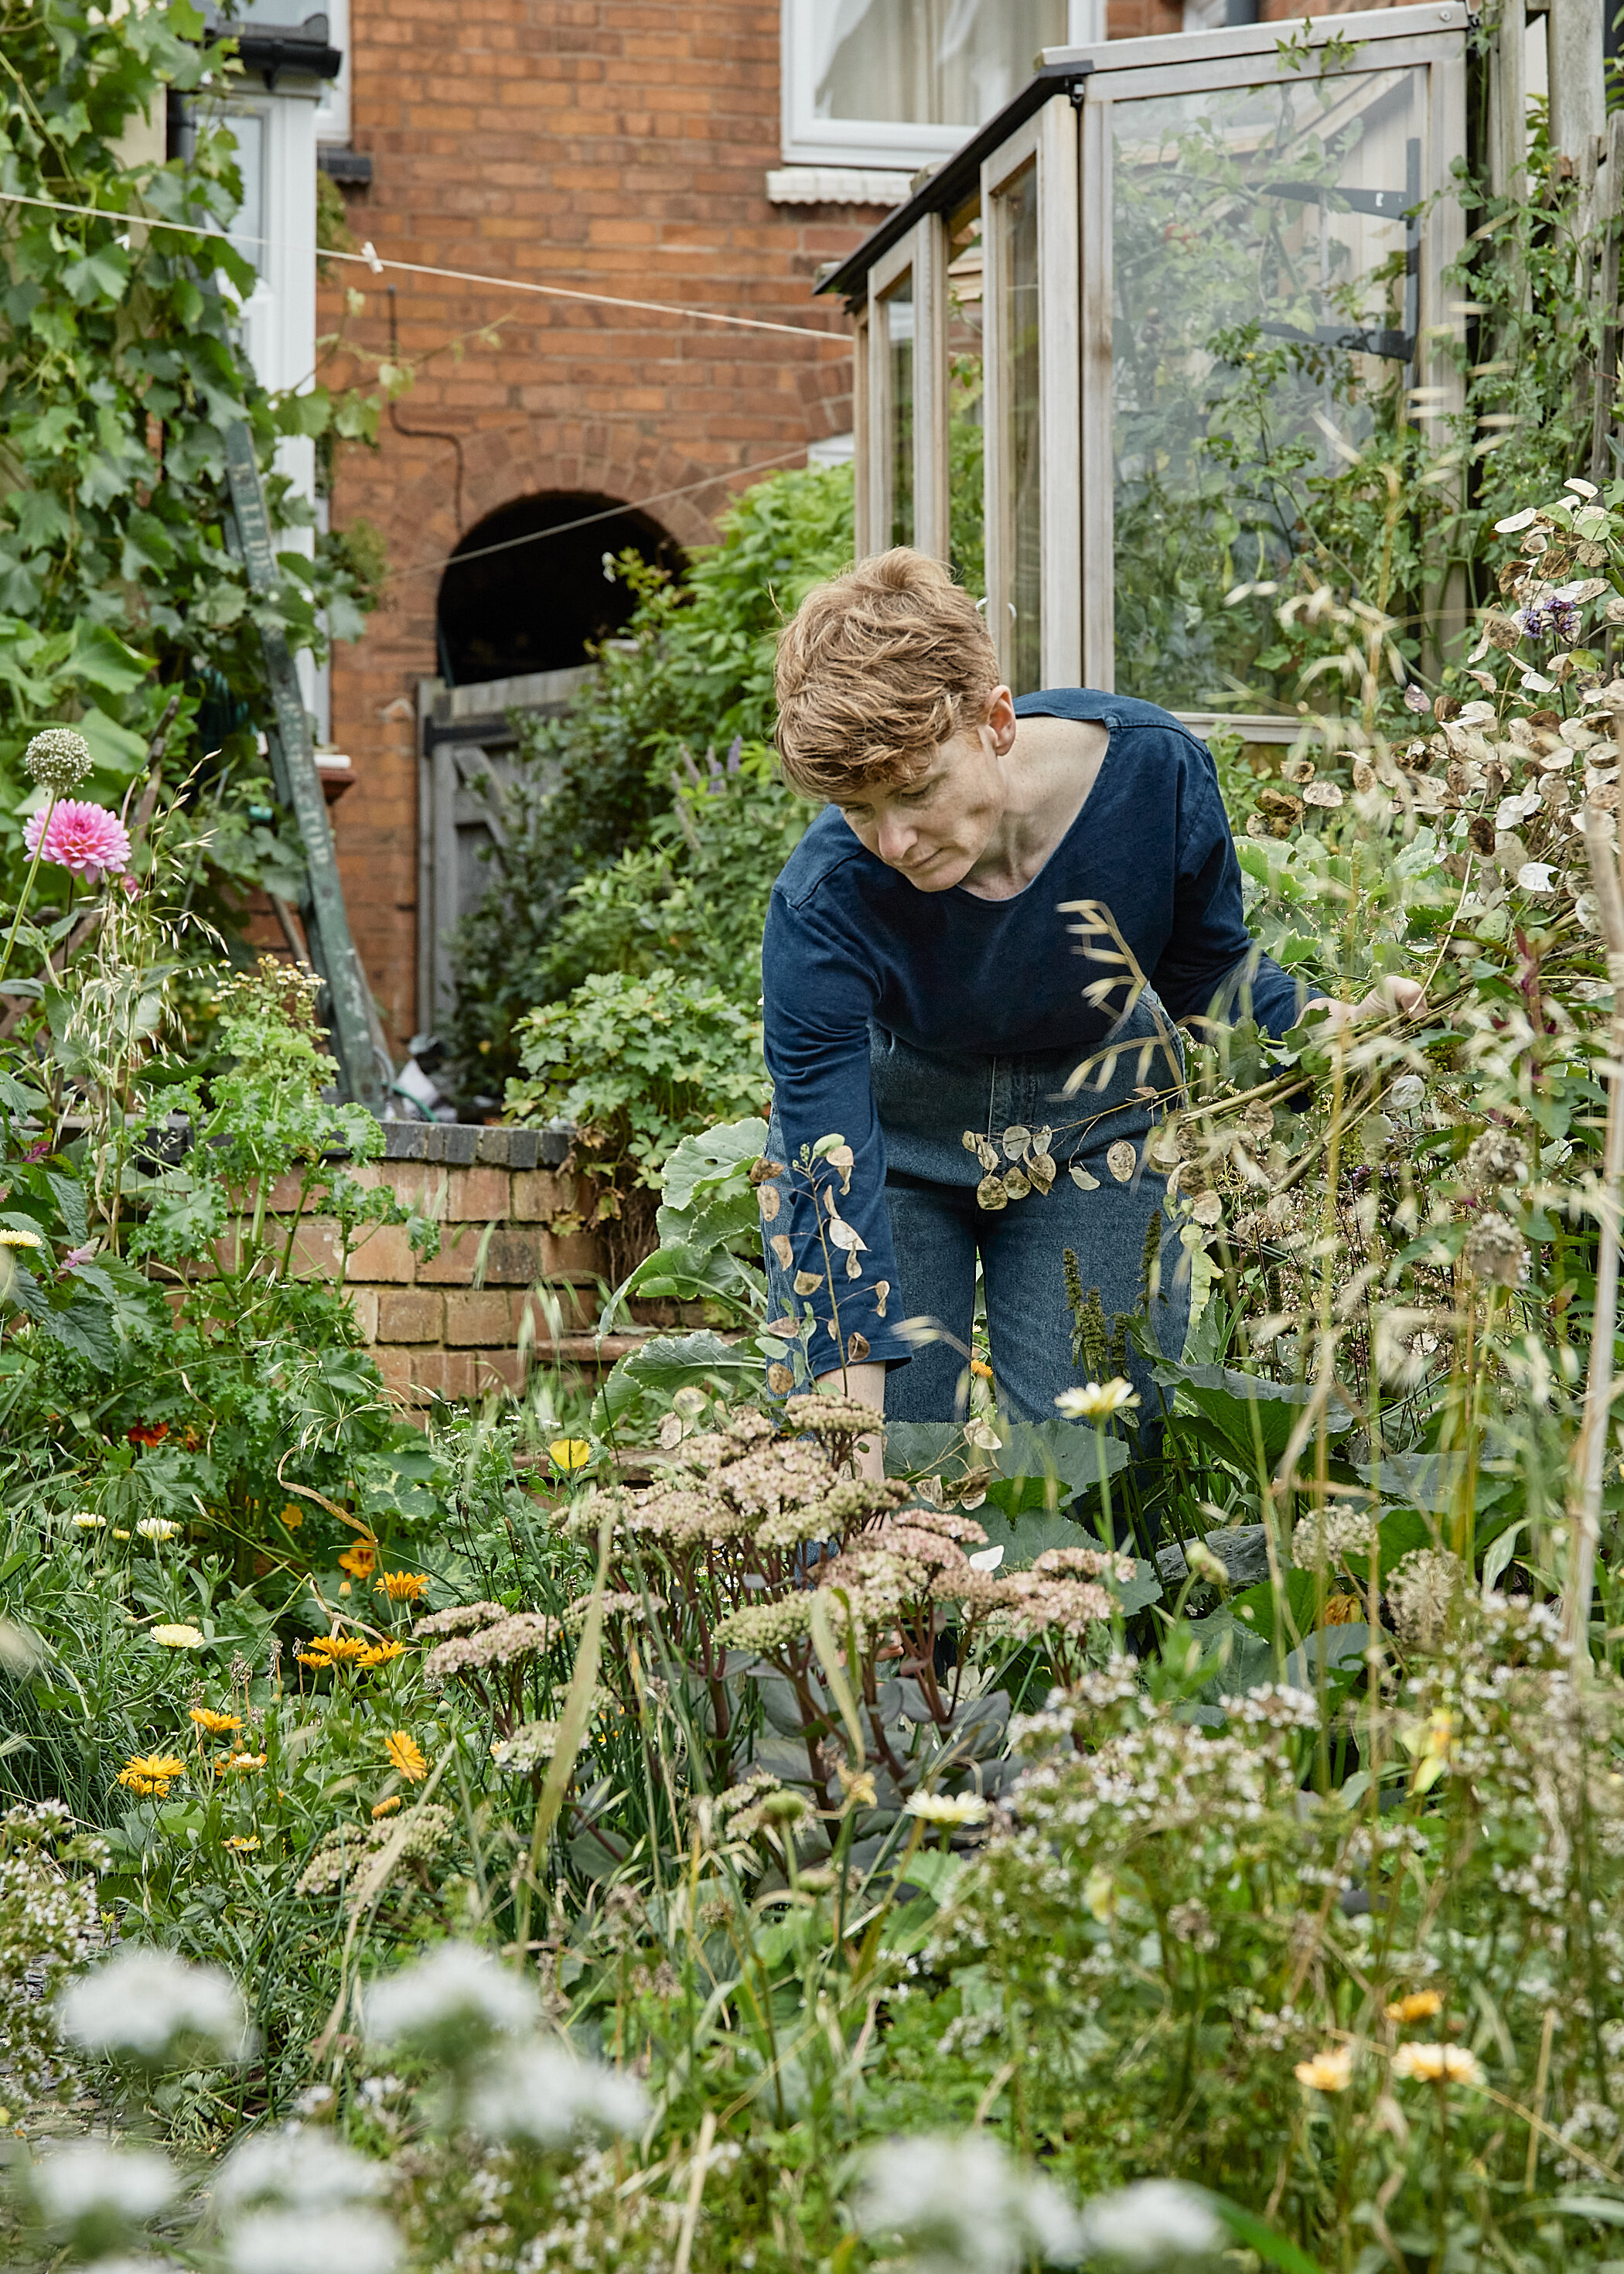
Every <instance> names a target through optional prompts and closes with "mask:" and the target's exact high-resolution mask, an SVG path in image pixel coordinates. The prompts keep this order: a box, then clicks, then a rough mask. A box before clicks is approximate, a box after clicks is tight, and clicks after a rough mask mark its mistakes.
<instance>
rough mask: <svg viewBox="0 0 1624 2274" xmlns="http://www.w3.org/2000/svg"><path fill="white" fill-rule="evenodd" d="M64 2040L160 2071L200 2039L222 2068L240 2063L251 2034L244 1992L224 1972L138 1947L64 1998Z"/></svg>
mask: <svg viewBox="0 0 1624 2274" xmlns="http://www.w3.org/2000/svg"><path fill="white" fill-rule="evenodd" d="M56 2013H57V2018H58V2020H59V2022H60V2023H61V2026H62V2033H63V2035H64V2037H66V2038H68V2040H69V2041H70V2043H71V2044H76V2045H80V2046H82V2047H83V2048H84V2050H85V2051H86V2052H94V2053H100V2054H102V2055H103V2056H104V2057H106V2058H107V2059H120V2058H124V2059H132V2060H135V2061H138V2062H141V2063H143V2064H145V2065H147V2066H154V2067H155V2066H160V2065H162V2062H163V2061H164V2060H165V2059H166V2058H167V2057H168V2056H169V2054H170V2053H171V2052H175V2051H176V2050H177V2049H178V2048H180V2047H183V2046H184V2045H186V2044H187V2043H188V2041H195V2040H198V2039H201V2040H202V2041H203V2043H204V2044H205V2046H207V2048H208V2049H209V2051H211V2052H213V2053H214V2055H215V2056H216V2057H217V2058H218V2059H222V2060H240V2059H242V2058H243V2056H244V2053H245V2052H246V2051H247V2049H248V2029H247V2026H246V2023H245V2022H244V2014H243V2001H242V1999H240V1998H239V1997H238V1995H237V1985H236V1984H235V1983H233V1982H232V1981H231V1980H230V1978H229V1976H227V1975H224V1974H222V1973H221V1971H220V1970H219V1969H218V1968H217V1967H213V1966H189V1965H188V1964H187V1963H186V1962H185V1961H184V1959H181V1958H177V1957H176V1956H175V1954H174V1953H173V1952H172V1951H168V1950H152V1949H143V1948H140V1947H139V1946H132V1947H130V1948H128V1949H124V1950H121V1951H120V1952H119V1953H118V1954H117V1957H115V1958H110V1959H109V1960H108V1962H107V1963H106V1964H105V1965H103V1966H97V1967H94V1968H93V1969H91V1971H90V1972H89V1973H88V1974H84V1975H81V1976H80V1977H79V1980H78V1981H77V1982H75V1983H73V1984H71V1987H70V1988H69V1989H68V1990H66V1991H65V1992H64V1993H63V1997H62V1999H61V2002H60V2003H59V2005H58V2007H57V2008H56Z"/></svg>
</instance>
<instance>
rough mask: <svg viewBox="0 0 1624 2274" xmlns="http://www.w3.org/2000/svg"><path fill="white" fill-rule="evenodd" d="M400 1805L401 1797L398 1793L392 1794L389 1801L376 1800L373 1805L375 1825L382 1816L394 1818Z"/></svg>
mask: <svg viewBox="0 0 1624 2274" xmlns="http://www.w3.org/2000/svg"><path fill="white" fill-rule="evenodd" d="M400 1804H401V1796H400V1795H399V1793H398V1792H392V1793H391V1794H390V1795H389V1797H388V1798H387V1800H375V1801H374V1802H373V1803H372V1821H373V1823H374V1824H375V1823H376V1822H377V1821H378V1818H380V1816H393V1815H394V1813H395V1810H396V1809H397V1808H398V1807H399V1806H400Z"/></svg>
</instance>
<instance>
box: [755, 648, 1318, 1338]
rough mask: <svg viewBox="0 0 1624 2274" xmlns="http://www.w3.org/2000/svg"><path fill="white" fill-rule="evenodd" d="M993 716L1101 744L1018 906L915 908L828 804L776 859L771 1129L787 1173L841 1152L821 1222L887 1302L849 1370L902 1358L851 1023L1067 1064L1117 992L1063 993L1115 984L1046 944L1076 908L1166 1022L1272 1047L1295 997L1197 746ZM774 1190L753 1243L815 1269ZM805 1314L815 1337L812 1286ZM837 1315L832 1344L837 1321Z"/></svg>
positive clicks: (1141, 715)
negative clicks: (1099, 924)
mask: <svg viewBox="0 0 1624 2274" xmlns="http://www.w3.org/2000/svg"><path fill="white" fill-rule="evenodd" d="M1015 710H1016V714H1017V716H1018V717H1019V718H1023V719H1025V718H1034V717H1035V718H1056V719H1079V720H1086V719H1097V720H1098V721H1099V722H1100V723H1101V725H1103V726H1104V727H1106V728H1107V729H1108V730H1109V743H1108V745H1107V749H1106V752H1105V756H1104V757H1103V759H1102V760H1101V765H1100V770H1099V772H1098V774H1097V775H1096V777H1095V779H1094V787H1092V789H1091V790H1090V791H1089V793H1088V795H1087V797H1086V799H1085V801H1084V802H1083V806H1082V809H1081V810H1080V812H1079V814H1078V816H1077V818H1076V819H1075V820H1074V821H1073V822H1072V824H1071V827H1070V829H1069V830H1068V831H1067V832H1066V833H1065V835H1064V837H1063V838H1062V840H1060V843H1059V844H1058V845H1057V846H1056V847H1055V849H1054V851H1053V852H1052V853H1051V854H1050V855H1049V859H1048V860H1047V862H1045V863H1044V865H1043V867H1042V868H1041V870H1040V871H1039V872H1038V874H1037V875H1036V876H1035V877H1034V878H1033V879H1032V882H1031V883H1030V884H1029V885H1026V886H1025V887H1024V889H1023V890H1022V891H1020V892H1017V893H1016V894H1015V895H1014V896H1013V897H1012V898H1011V899H1009V900H981V899H979V898H978V897H977V896H976V895H975V894H974V892H966V891H965V890H964V888H963V887H962V886H961V885H954V886H952V887H951V888H950V889H949V890H948V891H946V892H921V891H920V890H919V888H918V887H917V885H911V884H909V882H908V881H907V879H906V877H903V876H901V875H899V874H898V871H897V870H894V869H890V868H887V866H886V865H885V863H884V862H883V861H880V860H878V859H876V856H875V855H873V854H871V853H868V852H866V851H865V850H864V848H863V847H862V846H861V844H860V843H859V842H858V840H857V838H856V836H855V834H854V833H853V830H852V828H851V826H850V825H849V824H848V823H847V822H846V819H845V817H844V816H843V815H842V814H841V813H840V812H839V810H838V808H836V807H834V806H830V807H827V808H826V809H824V811H823V813H821V814H820V815H819V816H818V817H817V819H816V821H815V822H814V823H813V824H812V826H811V827H810V829H808V832H807V833H806V835H805V836H804V837H803V838H802V840H801V843H800V844H799V845H798V846H797V847H796V848H795V850H794V852H793V854H792V855H790V857H789V859H788V860H787V861H786V862H785V864H784V868H783V870H782V871H781V873H780V875H779V877H778V882H777V884H776V885H774V887H773V891H772V899H771V905H770V907H769V908H768V913H767V925H766V932H765V936H764V937H763V942H762V981H763V1008H764V1016H765V1041H764V1047H765V1052H766V1058H767V1065H768V1068H769V1071H770V1072H771V1075H772V1079H773V1084H774V1103H775V1108H776V1113H777V1118H778V1122H779V1124H780V1126H781V1128H782V1132H783V1137H784V1142H785V1145H786V1148H787V1151H788V1155H789V1159H790V1161H791V1162H792V1163H793V1162H794V1161H796V1160H797V1159H799V1157H800V1154H801V1147H802V1146H803V1145H812V1144H816V1142H817V1141H818V1139H820V1138H822V1137H824V1136H827V1135H830V1134H831V1133H838V1134H839V1135H840V1136H842V1137H843V1138H844V1139H845V1140H846V1143H847V1144H848V1145H850V1146H851V1148H852V1150H853V1156H854V1159H853V1167H852V1170H851V1179H850V1192H849V1195H848V1196H847V1197H846V1198H844V1199H838V1209H839V1212H840V1215H841V1216H842V1217H843V1218H844V1220H845V1221H846V1223H848V1224H851V1225H852V1226H853V1228H854V1229H855V1231H857V1232H858V1233H859V1234H860V1235H861V1238H862V1239H863V1240H864V1241H865V1242H866V1243H867V1252H866V1254H863V1256H862V1259H861V1261H862V1277H863V1279H864V1281H865V1282H866V1283H867V1284H868V1285H870V1286H872V1285H873V1284H874V1283H875V1282H876V1281H877V1280H885V1281H887V1282H889V1284H890V1288H891V1295H890V1297H889V1299H888V1300H887V1303H886V1306H885V1308H886V1320H885V1321H881V1320H880V1319H879V1318H878V1317H872V1318H871V1317H870V1316H869V1315H868V1314H869V1312H870V1310H871V1306H868V1305H864V1306H862V1311H863V1317H862V1325H863V1328H864V1331H865V1332H866V1333H867V1335H868V1344H869V1352H868V1355H869V1358H870V1359H871V1360H874V1361H877V1362H880V1363H883V1364H886V1365H897V1364H900V1363H902V1362H904V1361H905V1360H906V1359H908V1358H909V1357H910V1356H911V1355H912V1348H911V1345H910V1344H908V1343H907V1342H906V1341H905V1340H904V1338H903V1337H901V1336H900V1335H899V1334H898V1333H897V1332H896V1331H895V1327H894V1325H893V1324H892V1323H891V1322H892V1321H897V1320H899V1319H905V1318H906V1317H907V1316H908V1310H907V1304H906V1290H905V1289H903V1288H902V1287H900V1286H899V1285H898V1273H897V1267H896V1261H895V1256H894V1254H893V1251H892V1247H891V1227H890V1221H889V1218H888V1216H887V1214H886V1209H885V1197H884V1186H885V1141H884V1135H883V1131H882V1130H881V1127H880V1125H879V1119H878V1117H877V1115H876V1111H875V1106H874V1099H873V1095H872V1091H871V1088H870V1084H869V1077H868V1052H869V1029H870V1026H871V1025H875V1026H878V1027H881V1028H885V1029H888V1030H889V1031H890V1032H891V1033H892V1034H894V1035H898V1036H900V1037H901V1039H902V1040H903V1041H904V1042H906V1043H911V1044H912V1045H913V1046H914V1049H916V1050H923V1051H926V1052H930V1051H933V1050H934V1051H936V1052H939V1053H941V1054H942V1055H944V1056H951V1057H955V1058H962V1057H964V1056H966V1055H974V1054H981V1055H985V1056H987V1057H997V1058H1004V1057H1013V1056H1016V1055H1018V1054H1019V1053H1022V1052H1025V1051H1030V1050H1064V1049H1067V1048H1073V1047H1074V1048H1075V1049H1076V1050H1077V1051H1078V1054H1079V1058H1080V1057H1082V1056H1083V1055H1084V1054H1086V1051H1087V1050H1090V1049H1091V1048H1093V1047H1094V1045H1096V1044H1097V1043H1100V1042H1101V1040H1102V1039H1103V1037H1104V1035H1106V1033H1107V1032H1108V1031H1109V1028H1110V1027H1111V1026H1112V1025H1113V1024H1114V1023H1115V1021H1116V1019H1117V1018H1118V1017H1119V1016H1120V1014H1121V1013H1122V1012H1123V1011H1124V1009H1125V1007H1126V997H1125V992H1124V990H1122V989H1120V988H1119V989H1117V990H1114V991H1113V992H1112V994H1111V995H1110V996H1109V998H1108V999H1107V1000H1105V1001H1103V1002H1101V1001H1100V1000H1098V999H1095V1000H1091V999H1090V998H1089V996H1088V995H1087V994H1086V992H1085V990H1086V989H1087V988H1088V987H1089V986H1090V985H1091V983H1095V982H1097V981H1099V980H1100V979H1101V978H1102V977H1109V976H1110V975H1112V973H1113V972H1114V971H1116V970H1118V969H1119V968H1120V967H1118V966H1113V965H1109V964H1105V963H1101V962H1099V961H1094V962H1092V963H1090V962H1088V961H1082V962H1079V960H1078V959H1079V955H1082V954H1084V953H1086V950H1085V949H1084V948H1082V947H1079V945H1078V943H1077V942H1076V940H1075V939H1074V938H1073V937H1072V936H1071V930H1069V929H1068V927H1069V926H1071V925H1074V924H1075V922H1076V917H1075V916H1074V915H1068V914H1065V913H1063V912H1062V907H1061V904H1062V903H1064V902H1071V901H1077V900H1096V901H1101V902H1103V904H1104V905H1105V907H1108V908H1109V911H1110V913H1111V915H1112V917H1113V919H1114V920H1115V922H1116V927H1117V930H1119V931H1120V932H1121V934H1122V936H1123V937H1124V940H1125V941H1126V943H1127V945H1128V946H1129V947H1130V949H1131V950H1132V953H1133V956H1134V959H1135V961H1136V962H1137V963H1138V966H1139V969H1140V971H1141V972H1143V973H1144V974H1145V975H1146V976H1147V978H1148V979H1149V981H1150V983H1151V985H1152V986H1153V987H1154V990H1155V991H1156V993H1157V995H1158V996H1159V997H1160V998H1161V1000H1162V1004H1163V1005H1165V1007H1166V1008H1167V1010H1168V1011H1169V1013H1170V1014H1171V1016H1172V1017H1173V1018H1174V1019H1176V1020H1192V1019H1199V1018H1202V1017H1207V1016H1214V1015H1215V1016H1218V1017H1222V1018H1230V1019H1232V1018H1234V1017H1236V1016H1238V1015H1241V1014H1242V1013H1244V1012H1250V1014H1251V1015H1252V1017H1253V1018H1255V1019H1256V1020H1257V1021H1258V1024H1259V1026H1260V1027H1262V1028H1266V1029H1267V1032H1269V1033H1270V1034H1272V1035H1283V1034H1284V1033H1285V1032H1286V1031H1287V1029H1288V1028H1289V1027H1291V1026H1292V1025H1294V1024H1295V1022H1296V1020H1297V1017H1298V1015H1299V1010H1300V1005H1301V1004H1302V1002H1303V1000H1304V990H1303V989H1302V988H1301V987H1299V985H1298V983H1297V981H1296V980H1294V979H1292V978H1291V977H1289V975H1288V974H1287V973H1286V972H1284V971H1282V968H1280V966H1279V965H1278V964H1277V963H1275V962H1274V961H1273V960H1272V959H1271V958H1270V957H1268V956H1266V955H1264V954H1263V953H1261V951H1260V950H1259V948H1258V946H1257V945H1256V943H1255V942H1254V941H1253V940H1252V936H1251V934H1250V933H1249V932H1248V931H1247V930H1246V926H1245V923H1244V921H1243V917H1242V913H1241V875H1240V864H1239V862H1237V859H1236V857H1235V844H1234V840H1233V839H1232V838H1231V836H1230V834H1229V817H1228V816H1227V815H1226V814H1225V812H1224V809H1223V801H1222V797H1221V795H1220V794H1219V789H1218V776H1217V771H1216V769H1215V768H1214V764H1213V761H1212V756H1211V753H1210V752H1209V751H1208V750H1207V748H1206V745H1205V744H1204V743H1201V742H1198V741H1197V740H1196V738H1195V736H1194V735H1193V734H1191V733H1190V732H1189V731H1188V729H1187V728H1185V727H1181V726H1180V725H1179V723H1178V721H1177V719H1174V718H1173V717H1172V716H1171V714H1170V713H1169V712H1166V711H1162V710H1158V709H1157V707H1156V706H1155V705H1154V704H1150V703H1136V702H1133V701H1132V700H1131V699H1130V698H1129V697H1125V696H1120V695H1102V694H1100V693H1098V692H1096V691H1095V690H1094V689H1091V688H1057V689H1049V690H1048V691H1046V692H1044V693H1041V694H1036V695H1024V696H1022V697H1019V700H1018V701H1017V703H1016V704H1015ZM792 1187H793V1198H792ZM778 1189H779V1190H780V1192H781V1193H783V1195H784V1201H785V1208H784V1212H783V1213H782V1214H780V1216H778V1219H777V1221H776V1222H774V1223H773V1224H771V1225H770V1226H769V1227H768V1229H769V1230H770V1231H771V1232H772V1233H774V1234H777V1235H780V1236H784V1237H787V1239H789V1242H790V1245H791V1247H792V1249H793V1258H794V1261H793V1267H792V1268H793V1269H798V1270H799V1269H806V1270H808V1271H810V1272H812V1273H821V1272H822V1271H823V1253H822V1251H821V1249H820V1246H819V1241H818V1233H817V1228H816V1223H815V1211H814V1203H813V1201H812V1200H811V1198H810V1195H809V1194H808V1192H807V1190H806V1187H805V1185H804V1183H802V1181H801V1179H800V1178H785V1179H783V1180H781V1182H780V1185H779V1187H778ZM834 1189H835V1191H836V1193H837V1194H838V1186H835V1187H834ZM841 1291H842V1293H843V1294H844V1293H845V1290H844V1289H842V1290H841ZM851 1292H852V1293H853V1295H854V1294H855V1293H856V1292H857V1290H856V1289H855V1287H853V1289H852V1290H851ZM812 1304H813V1308H814V1310H815V1311H816V1314H817V1315H818V1319H819V1321H820V1324H822V1323H824V1322H826V1321H827V1318H828V1312H829V1305H828V1296H827V1291H826V1289H825V1288H823V1287H820V1288H819V1290H818V1291H817V1293H816V1295H815V1296H814V1297H813V1298H812ZM842 1316H843V1318H844V1319H846V1322H847V1324H848V1327H849V1325H850V1323H851V1322H852V1319H853V1314H852V1313H851V1312H850V1311H849V1310H848V1309H847V1307H846V1305H845V1304H844V1303H843V1305H842ZM820 1340H821V1337H820Z"/></svg>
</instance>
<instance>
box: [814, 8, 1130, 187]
mask: <svg viewBox="0 0 1624 2274" xmlns="http://www.w3.org/2000/svg"><path fill="white" fill-rule="evenodd" d="M782 5H783V19H782V31H781V34H780V38H779V46H778V53H779V58H780V65H781V68H780V73H779V76H780V79H781V82H782V108H783V133H784V162H785V164H786V166H882V167H887V168H891V169H905V170H906V171H909V172H912V171H913V170H914V169H915V168H917V167H920V166H924V165H929V164H931V163H933V162H939V161H940V160H941V159H944V158H951V156H952V154H953V153H954V151H955V150H957V149H959V147H961V145H962V144H963V143H964V141H965V140H966V137H967V136H969V135H970V134H973V133H974V132H975V129H974V127H973V126H963V125H959V126H925V125H920V124H914V123H913V122H911V121H907V120H903V119H884V118H819V117H816V115H815V112H814V109H813V103H814V100H815V89H814V86H813V76H814V72H813V56H814V54H815V53H816V49H815V45H814V29H815V14H816V11H819V10H822V11H825V12H827V11H828V10H829V9H830V8H831V7H832V6H833V5H834V0H782ZM1104 13H1105V0H1070V4H1069V7H1068V10H1067V29H1066V36H1067V38H1068V40H1071V41H1085V40H1096V39H1101V38H1103V36H1104V29H1105V27H1104V22H1103V18H1104Z"/></svg>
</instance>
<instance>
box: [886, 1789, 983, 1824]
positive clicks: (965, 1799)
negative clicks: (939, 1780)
mask: <svg viewBox="0 0 1624 2274" xmlns="http://www.w3.org/2000/svg"><path fill="white" fill-rule="evenodd" d="M903 1809H904V1811H905V1813H906V1814H907V1815H909V1816H917V1817H918V1818H919V1820H920V1822H921V1824H938V1825H941V1826H944V1828H945V1829H947V1830H949V1831H951V1830H952V1829H953V1828H954V1827H955V1826H959V1825H964V1824H985V1823H986V1821H987V1818H988V1817H989V1815H990V1814H991V1811H990V1810H989V1807H988V1805H987V1803H986V1802H985V1801H984V1800H983V1799H982V1798H981V1795H980V1794H979V1793H974V1792H966V1793H960V1794H959V1795H958V1796H953V1795H951V1794H948V1793H945V1792H916V1793H915V1794H914V1797H913V1798H912V1800H907V1801H905V1802H904V1803H903Z"/></svg>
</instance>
